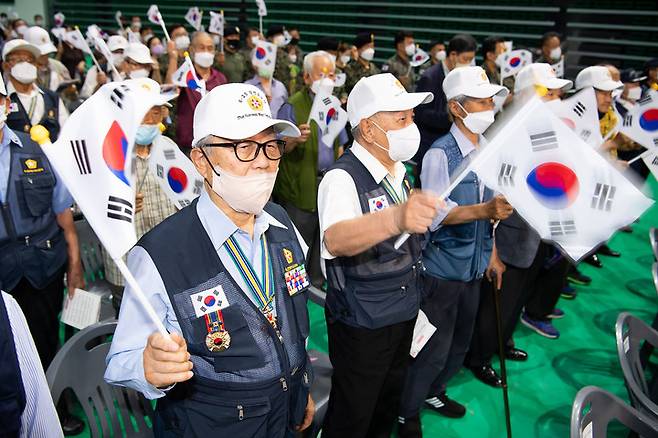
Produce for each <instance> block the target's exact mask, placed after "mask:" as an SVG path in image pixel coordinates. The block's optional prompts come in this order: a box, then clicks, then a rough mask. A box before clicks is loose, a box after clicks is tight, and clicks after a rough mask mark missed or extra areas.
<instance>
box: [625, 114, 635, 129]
mask: <svg viewBox="0 0 658 438" xmlns="http://www.w3.org/2000/svg"><path fill="white" fill-rule="evenodd" d="M624 126H626V127H629V126H633V115H632V114H626V117H624Z"/></svg>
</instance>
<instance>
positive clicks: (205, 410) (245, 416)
mask: <svg viewBox="0 0 658 438" xmlns="http://www.w3.org/2000/svg"><path fill="white" fill-rule="evenodd" d="M185 405H186V406H185V407H186V411H187V417H188V418H187V428H189V429H191V430H186V433H185V436H210V435H212V434H215V433H217V432H218V431H221V434H222V436H230V437H246V436H249V437H265V436H267V424H266V423H267V416H268V414H269V413H270V411H271V410H272V406H271V404H270V400H269V399H268V398H267V397H257V398H244V399H237V400H225V399H219V397H213V398H212V399H211V398H203V397H199V396H197V395H194V396H192V397H191V398H190V399H189V400H187V401H186V402H185ZM187 428H186V429H187Z"/></svg>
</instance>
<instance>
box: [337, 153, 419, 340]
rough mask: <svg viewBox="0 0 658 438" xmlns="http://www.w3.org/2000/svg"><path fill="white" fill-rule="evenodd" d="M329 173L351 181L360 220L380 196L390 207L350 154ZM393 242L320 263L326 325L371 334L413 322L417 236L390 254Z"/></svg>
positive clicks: (416, 304) (416, 300)
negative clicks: (325, 285) (345, 175)
mask: <svg viewBox="0 0 658 438" xmlns="http://www.w3.org/2000/svg"><path fill="white" fill-rule="evenodd" d="M333 169H342V170H344V171H346V172H347V173H348V174H349V175H350V176H351V177H352V179H353V180H354V185H355V186H356V191H357V193H358V194H359V202H360V203H361V210H362V212H363V214H368V213H370V205H369V202H368V200H369V199H373V198H377V197H381V196H386V199H387V200H388V204H389V205H394V204H395V201H394V200H393V198H391V196H390V195H389V194H388V193H387V192H386V190H385V189H384V187H383V186H381V185H380V184H377V183H376V182H375V180H374V179H373V177H372V175H371V174H370V172H369V171H368V169H366V167H365V166H364V165H363V164H362V163H361V161H359V159H358V158H356V157H355V156H354V154H352V153H351V151H350V150H348V151H347V152H345V153H344V154H343V155H342V156H341V157H340V158H339V159H338V160H337V161H336V163H334V165H333V166H332V167H331V168H330V169H329V170H330V171H331V170H333ZM397 237H398V236H395V237H392V238H390V239H388V240H385V241H384V242H381V243H379V244H377V245H375V246H374V247H372V248H370V249H368V250H367V251H364V252H362V253H361V254H358V255H355V256H352V257H336V258H335V259H332V260H326V270H327V281H328V283H329V289H328V290H327V300H326V307H327V309H328V310H329V315H330V317H331V319H333V320H338V321H341V322H343V323H345V324H348V325H351V326H354V327H365V328H370V329H376V328H381V327H384V326H387V325H391V324H396V323H399V322H403V321H409V320H410V319H413V318H415V317H416V315H417V314H418V308H419V305H420V301H419V300H420V294H419V289H420V282H419V279H420V275H419V273H420V271H421V270H422V263H421V246H420V236H418V235H412V236H411V237H410V238H409V239H408V240H407V241H406V242H405V243H404V244H403V245H402V246H401V247H400V248H399V249H397V250H396V249H395V248H394V247H393V245H394V243H395V241H396V240H397Z"/></svg>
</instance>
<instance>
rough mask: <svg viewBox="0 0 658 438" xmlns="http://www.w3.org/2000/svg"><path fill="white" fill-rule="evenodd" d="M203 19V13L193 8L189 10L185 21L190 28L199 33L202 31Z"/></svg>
mask: <svg viewBox="0 0 658 438" xmlns="http://www.w3.org/2000/svg"><path fill="white" fill-rule="evenodd" d="M202 19H203V11H200V10H199V8H198V7H196V6H192V7H191V8H190V9H188V10H187V14H185V21H187V22H188V23H190V26H192V27H193V28H194V29H196V30H197V31H199V30H201V20H202Z"/></svg>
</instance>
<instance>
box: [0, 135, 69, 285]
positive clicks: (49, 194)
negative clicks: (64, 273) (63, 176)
mask: <svg viewBox="0 0 658 438" xmlns="http://www.w3.org/2000/svg"><path fill="white" fill-rule="evenodd" d="M16 135H18V138H19V139H20V141H21V144H22V145H23V146H22V147H20V146H18V145H16V144H14V143H12V144H10V145H9V148H10V149H11V158H10V169H9V180H8V184H7V194H6V196H5V201H4V203H0V207H1V210H2V214H1V215H0V282H1V283H2V284H3V287H4V289H5V290H6V291H10V290H12V289H13V288H14V286H16V284H17V283H18V282H19V281H20V279H21V278H22V277H25V278H27V279H28V280H29V281H30V283H31V284H32V285H33V286H34V287H35V288H37V289H40V288H43V287H45V286H46V285H48V284H49V283H50V282H51V281H52V280H53V278H54V276H55V275H56V274H57V273H58V272H59V271H60V270H61V268H62V266H63V265H64V263H66V258H67V253H66V241H65V240H64V233H62V229H61V228H60V227H59V225H58V224H57V218H56V216H55V213H54V212H53V209H52V202H53V190H54V188H55V184H56V182H57V179H56V176H55V173H54V171H53V168H52V167H51V165H50V163H49V162H48V159H47V158H46V155H45V154H44V153H43V151H42V150H41V148H40V147H39V145H38V144H36V143H35V142H33V141H32V140H31V139H30V138H29V137H28V136H27V135H25V134H23V133H21V132H17V133H16Z"/></svg>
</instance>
